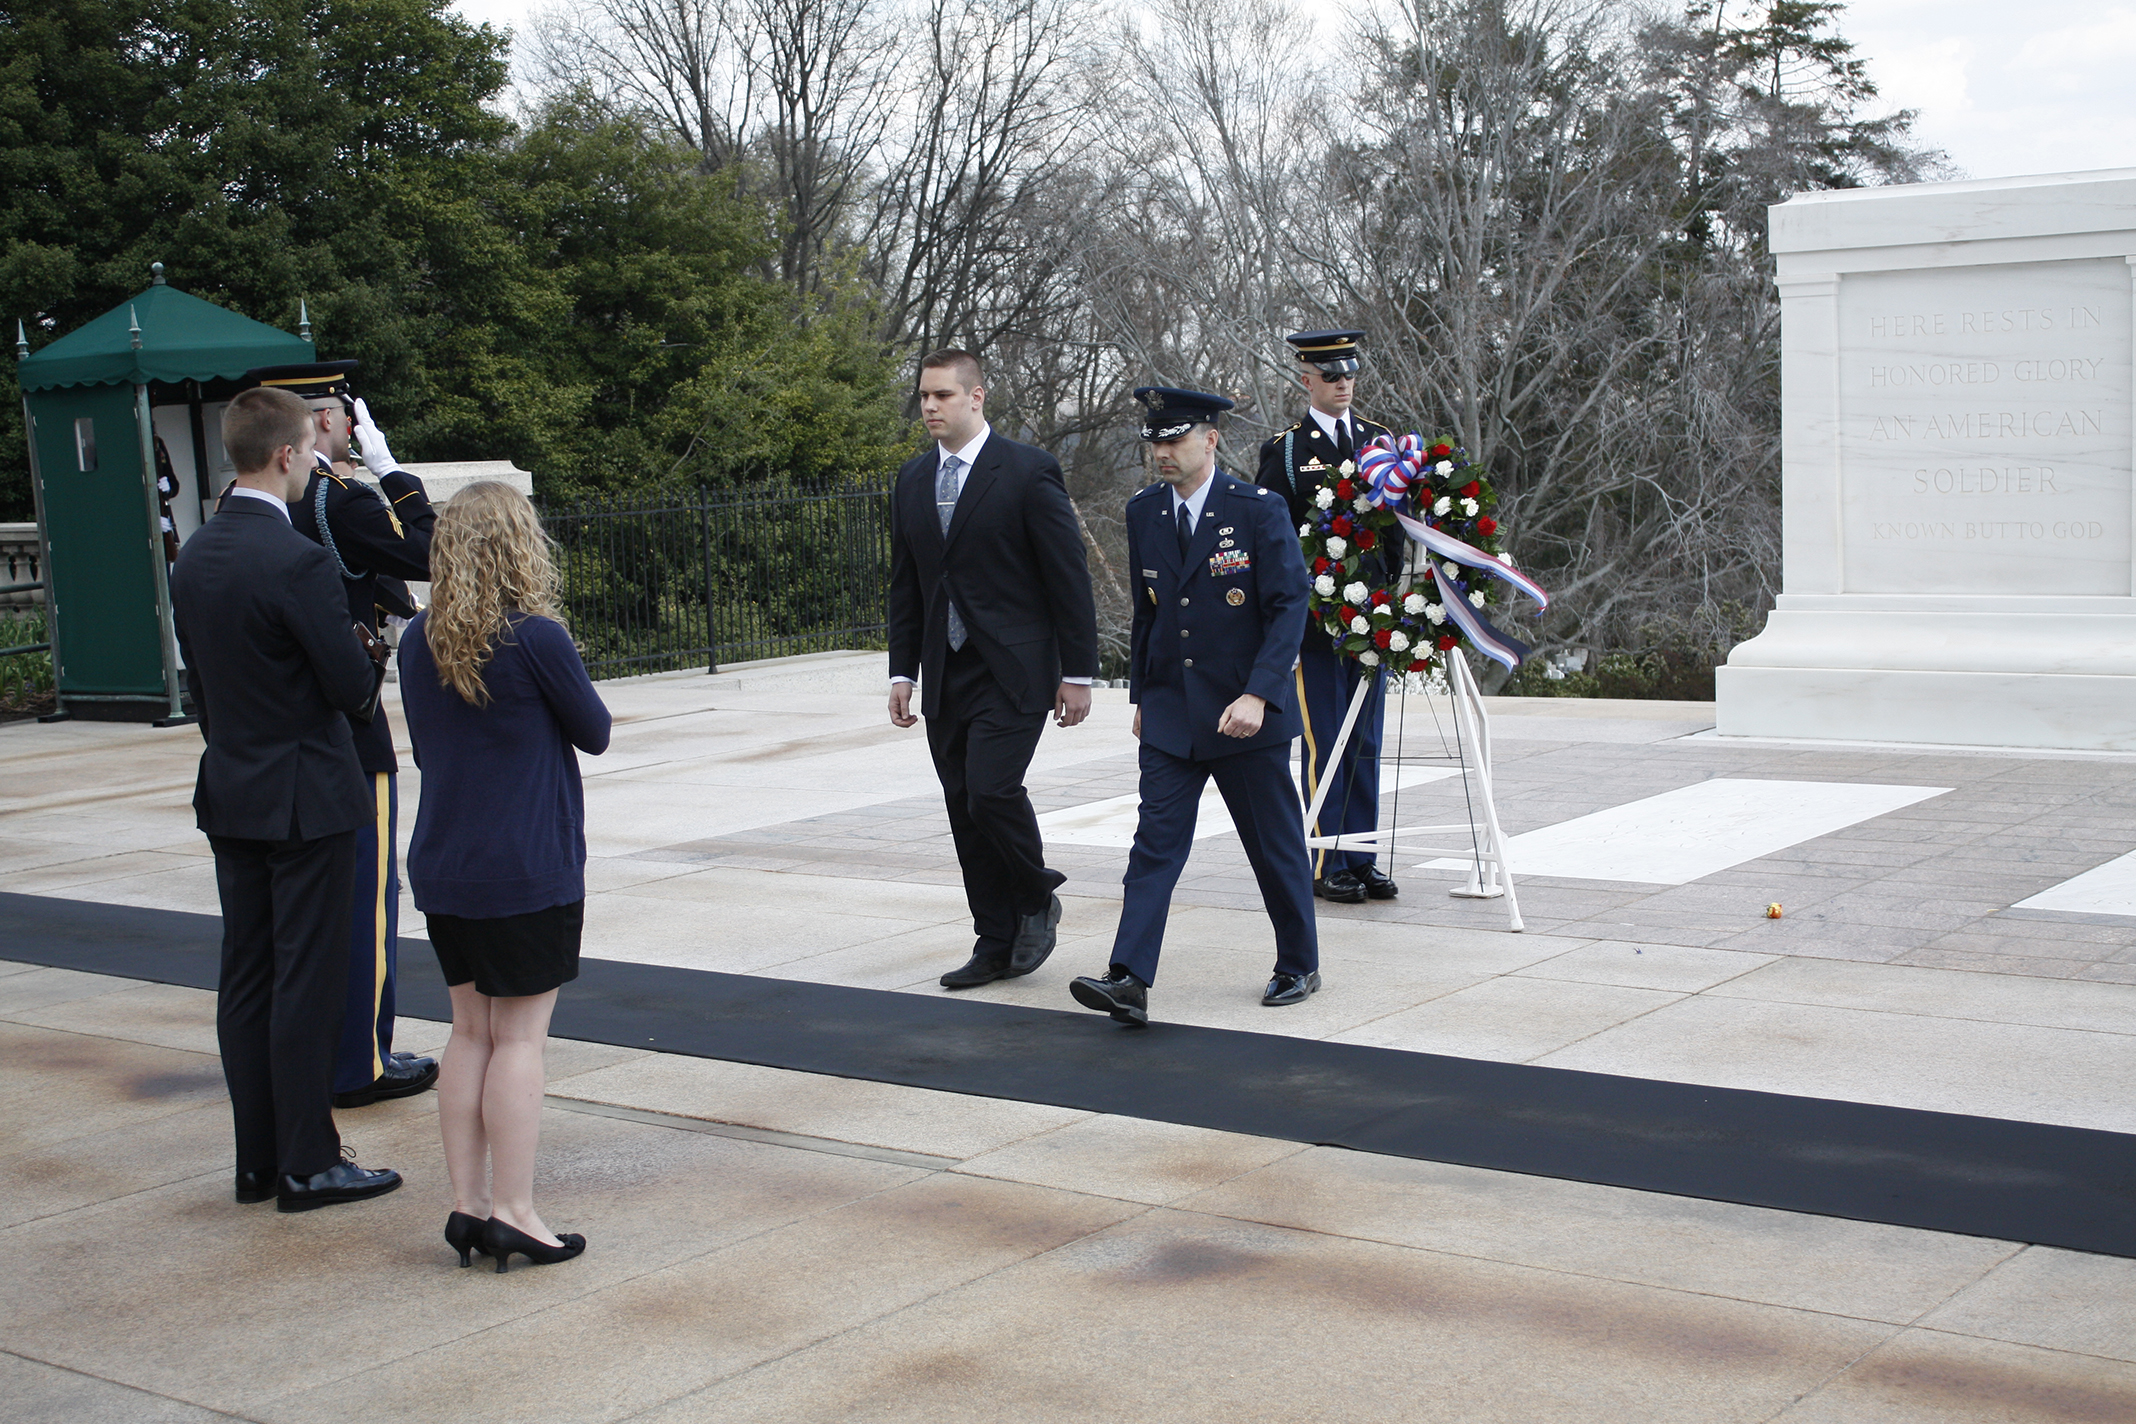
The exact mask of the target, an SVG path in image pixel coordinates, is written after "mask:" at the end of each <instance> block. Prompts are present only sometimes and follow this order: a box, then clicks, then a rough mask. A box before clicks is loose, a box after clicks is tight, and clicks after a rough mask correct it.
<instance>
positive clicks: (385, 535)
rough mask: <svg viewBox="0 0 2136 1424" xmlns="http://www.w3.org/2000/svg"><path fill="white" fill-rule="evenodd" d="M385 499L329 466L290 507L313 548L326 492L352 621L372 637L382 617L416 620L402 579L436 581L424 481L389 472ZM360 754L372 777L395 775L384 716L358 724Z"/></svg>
mask: <svg viewBox="0 0 2136 1424" xmlns="http://www.w3.org/2000/svg"><path fill="white" fill-rule="evenodd" d="M378 488H379V491H380V493H381V494H382V495H383V498H381V497H379V495H374V494H373V493H372V492H371V489H370V487H369V486H368V485H363V484H359V483H357V482H355V481H352V480H345V479H343V478H341V476H339V475H337V474H335V473H334V472H333V470H332V469H331V468H325V469H315V470H313V471H312V477H311V483H310V484H308V485H306V486H305V487H304V497H303V498H302V499H300V500H298V501H297V502H296V503H295V504H292V505H290V506H289V522H290V523H291V524H293V525H295V526H296V530H297V532H298V533H299V534H302V535H303V536H304V537H305V538H307V539H309V540H311V541H312V542H313V543H315V544H324V543H326V542H327V540H326V539H325V538H322V537H320V528H319V507H320V503H321V500H320V494H321V492H322V491H324V494H325V501H324V502H325V506H326V531H325V532H326V534H327V535H329V536H331V537H332V540H333V544H332V549H331V552H332V553H333V554H334V556H335V560H336V563H337V564H338V565H339V568H340V572H341V581H342V587H343V589H344V590H345V591H346V593H347V596H348V606H349V617H350V619H351V620H353V621H354V622H357V623H361V624H363V625H364V626H365V627H366V628H369V629H370V630H371V631H372V632H374V633H375V632H377V631H378V623H379V615H380V614H382V613H391V614H395V615H397V616H399V617H402V618H412V617H414V616H415V612H416V610H415V606H414V604H413V603H412V602H411V601H410V600H409V597H408V585H407V583H406V582H404V580H408V579H413V580H415V581H416V582H418V583H426V582H428V581H429V579H430V531H431V528H432V526H434V525H435V524H436V523H437V522H438V516H437V511H436V510H434V509H432V508H431V507H430V496H429V495H428V493H426V492H425V491H424V489H423V482H422V481H421V480H419V479H417V478H416V477H415V476H413V475H411V474H409V473H407V472H406V471H405V470H389V471H387V472H386V474H385V476H384V477H383V478H381V479H380V480H379V482H378ZM349 730H350V731H352V732H353V733H355V736H356V756H357V758H358V760H360V761H361V762H362V763H363V769H364V770H365V771H366V772H380V771H384V772H394V771H398V770H400V763H399V762H398V761H397V760H396V759H395V758H394V755H393V728H392V725H391V724H390V723H388V722H387V720H386V714H385V713H384V712H383V711H381V712H380V713H379V714H378V715H377V716H375V717H373V718H372V719H371V720H370V721H368V722H365V721H353V722H351V723H350V726H349Z"/></svg>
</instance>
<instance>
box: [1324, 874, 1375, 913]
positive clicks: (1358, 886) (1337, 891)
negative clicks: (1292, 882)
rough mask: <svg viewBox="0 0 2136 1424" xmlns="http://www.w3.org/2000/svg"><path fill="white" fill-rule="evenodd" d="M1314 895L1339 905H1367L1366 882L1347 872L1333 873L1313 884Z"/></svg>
mask: <svg viewBox="0 0 2136 1424" xmlns="http://www.w3.org/2000/svg"><path fill="white" fill-rule="evenodd" d="M1313 893H1314V894H1315V895H1318V896H1319V897H1320V898H1321V899H1323V900H1333V901H1334V902H1335V903H1336V904H1338V905H1362V904H1364V903H1365V882H1364V881H1362V880H1359V879H1358V878H1357V877H1356V876H1355V875H1353V874H1351V873H1350V872H1349V871H1347V870H1337V871H1332V872H1330V873H1329V874H1326V875H1323V876H1321V877H1320V878H1319V879H1318V880H1315V881H1314V882H1313Z"/></svg>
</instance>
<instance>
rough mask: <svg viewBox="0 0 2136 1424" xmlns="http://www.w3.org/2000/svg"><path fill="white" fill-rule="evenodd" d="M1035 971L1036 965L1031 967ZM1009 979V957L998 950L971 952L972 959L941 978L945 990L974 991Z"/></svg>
mask: <svg viewBox="0 0 2136 1424" xmlns="http://www.w3.org/2000/svg"><path fill="white" fill-rule="evenodd" d="M1031 967H1032V968H1034V969H1036V968H1037V967H1038V966H1037V965H1035V964H1034V965H1032V966H1031ZM1008 977H1009V956H1008V955H1006V954H1004V953H1002V952H1000V951H999V950H983V951H982V950H977V949H975V950H973V951H972V957H971V958H970V959H967V960H965V961H964V965H963V967H962V968H959V969H952V970H950V971H949V972H948V973H947V974H944V975H943V976H942V987H943V988H945V989H975V988H977V987H978V986H979V985H981V984H991V983H993V982H994V981H995V980H996V979H1006V978H1008Z"/></svg>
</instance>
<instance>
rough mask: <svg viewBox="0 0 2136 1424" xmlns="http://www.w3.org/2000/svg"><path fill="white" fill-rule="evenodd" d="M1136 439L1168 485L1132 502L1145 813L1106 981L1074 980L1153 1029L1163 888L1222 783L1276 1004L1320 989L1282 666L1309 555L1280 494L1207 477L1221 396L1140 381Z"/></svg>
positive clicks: (1095, 1002)
mask: <svg viewBox="0 0 2136 1424" xmlns="http://www.w3.org/2000/svg"><path fill="white" fill-rule="evenodd" d="M1135 399H1137V400H1139V401H1141V402H1142V404H1143V406H1144V407H1145V408H1146V414H1145V415H1144V417H1143V422H1142V438H1143V439H1144V440H1146V441H1148V442H1149V444H1150V453H1151V456H1152V458H1153V460H1154V461H1155V463H1156V467H1157V473H1158V476H1159V477H1160V478H1161V479H1162V481H1163V483H1161V484H1155V485H1151V486H1150V487H1149V488H1148V489H1146V490H1143V491H1142V492H1141V493H1140V494H1138V495H1136V496H1135V497H1134V498H1133V499H1131V500H1129V501H1128V502H1127V551H1128V565H1129V569H1130V572H1132V573H1133V574H1134V575H1135V581H1134V585H1133V587H1134V598H1135V622H1134V633H1133V638H1132V641H1131V659H1132V661H1131V664H1130V670H1131V672H1132V679H1131V681H1130V683H1129V687H1130V689H1131V691H1130V693H1129V700H1130V701H1132V702H1133V703H1134V704H1135V735H1136V736H1137V737H1139V738H1141V740H1142V748H1141V753H1140V757H1141V764H1142V785H1141V792H1142V806H1141V811H1140V819H1139V820H1138V821H1137V823H1136V826H1135V848H1134V850H1133V851H1132V852H1131V853H1130V854H1129V856H1128V861H1127V875H1126V878H1125V880H1124V881H1123V884H1124V886H1125V888H1126V892H1127V893H1126V897H1125V904H1124V905H1123V906H1122V908H1121V911H1120V930H1119V933H1118V935H1117V936H1116V937H1115V938H1114V940H1113V950H1112V963H1111V966H1110V968H1109V969H1108V971H1107V972H1106V974H1105V976H1104V977H1103V978H1097V977H1093V976H1085V977H1084V978H1081V979H1077V980H1076V981H1075V982H1074V983H1073V984H1071V985H1070V986H1069V989H1070V991H1071V992H1072V993H1073V994H1074V995H1075V999H1076V1002H1077V1003H1080V1004H1082V1005H1083V1006H1084V1007H1086V1008H1092V1009H1097V1010H1099V1011H1100V1012H1103V1013H1109V1014H1111V1015H1112V1016H1113V1017H1114V1018H1115V1019H1117V1020H1118V1021H1120V1022H1121V1023H1129V1024H1142V1023H1147V1022H1149V987H1150V985H1151V984H1152V983H1154V982H1155V981H1156V978H1157V955H1158V951H1159V950H1160V949H1161V948H1162V947H1163V944H1164V923H1165V915H1166V913H1167V912H1168V910H1169V909H1170V907H1171V903H1172V887H1173V886H1174V885H1176V884H1178V883H1179V873H1180V871H1181V870H1182V869H1184V868H1185V866H1186V863H1187V852H1188V851H1189V850H1190V849H1192V847H1193V844H1194V813H1195V809H1196V807H1197V806H1198V805H1199V803H1200V801H1201V793H1202V788H1203V787H1204V786H1205V785H1207V784H1208V782H1209V779H1210V778H1211V777H1214V778H1215V779H1216V786H1217V790H1218V791H1220V792H1222V793H1223V797H1224V804H1225V806H1227V807H1229V808H1230V811H1231V820H1232V824H1233V825H1234V826H1236V827H1237V828H1238V833H1239V839H1240V840H1241V841H1242V842H1243V843H1244V845H1245V848H1246V858H1247V860H1249V861H1250V862H1252V865H1253V873H1254V878H1255V880H1256V881H1258V882H1259V883H1260V887H1261V901H1262V903H1263V904H1264V905H1265V906H1266V907H1267V909H1268V918H1269V921H1270V922H1271V923H1272V924H1273V925H1274V926H1275V932H1276V970H1275V977H1274V978H1272V979H1271V980H1269V982H1268V986H1267V988H1266V989H1265V990H1264V991H1263V992H1262V995H1261V1002H1262V1003H1264V1004H1267V1005H1270V1006H1281V1005H1285V1004H1299V1003H1303V1002H1305V1000H1306V998H1307V997H1308V996H1310V995H1311V994H1312V993H1313V992H1314V991H1315V990H1317V989H1318V988H1319V987H1320V941H1319V938H1318V934H1317V931H1316V929H1315V926H1314V923H1313V872H1312V866H1311V864H1310V862H1309V861H1308V860H1307V858H1306V851H1305V826H1304V812H1303V808H1302V807H1301V806H1299V804H1298V793H1297V790H1296V788H1294V787H1293V786H1292V784H1291V779H1290V747H1291V742H1292V741H1293V740H1295V739H1296V737H1297V735H1298V708H1297V703H1296V700H1295V696H1296V693H1295V684H1294V683H1293V681H1292V679H1291V664H1292V662H1293V661H1294V660H1295V659H1296V657H1297V649H1298V639H1299V637H1300V635H1301V634H1302V633H1303V631H1304V628H1305V599H1306V578H1305V559H1304V556H1303V555H1302V554H1300V553H1299V551H1298V531H1297V526H1296V525H1295V524H1293V523H1292V522H1291V520H1290V516H1289V512H1288V511H1287V510H1286V509H1285V508H1284V506H1283V501H1282V500H1280V499H1277V498H1276V497H1274V496H1273V495H1271V494H1269V493H1268V492H1267V491H1265V490H1261V489H1257V488H1255V487H1254V486H1252V485H1249V484H1246V483H1244V482H1243V481H1240V480H1235V479H1233V478H1232V477H1231V476H1229V475H1227V474H1225V473H1223V471H1221V470H1219V469H1218V468H1217V467H1216V445H1217V438H1218V437H1217V429H1216V422H1217V418H1218V416H1220V415H1221V414H1222V413H1223V412H1224V411H1227V410H1229V409H1231V402H1230V401H1228V400H1225V399H1224V398H1223V397H1222V396H1212V395H1205V394H1203V393H1201V392H1199V391H1181V390H1172V389H1169V388H1167V387H1162V386H1145V387H1143V388H1142V389H1141V390H1138V391H1136V392H1135Z"/></svg>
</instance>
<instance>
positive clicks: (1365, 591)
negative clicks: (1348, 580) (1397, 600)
mask: <svg viewBox="0 0 2136 1424" xmlns="http://www.w3.org/2000/svg"><path fill="white" fill-rule="evenodd" d="M1371 592H1372V590H1371V589H1369V588H1366V587H1365V586H1364V585H1363V584H1361V583H1352V584H1346V585H1344V587H1343V590H1342V598H1343V602H1345V603H1363V602H1364V601H1365V599H1366V597H1367V596H1369V595H1370V594H1371Z"/></svg>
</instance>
